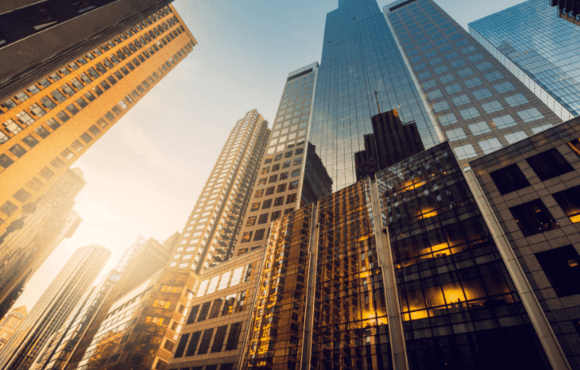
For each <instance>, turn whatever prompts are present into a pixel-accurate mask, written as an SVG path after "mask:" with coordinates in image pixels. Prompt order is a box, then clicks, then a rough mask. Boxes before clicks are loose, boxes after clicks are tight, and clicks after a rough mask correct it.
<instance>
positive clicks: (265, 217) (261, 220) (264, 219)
mask: <svg viewBox="0 0 580 370" xmlns="http://www.w3.org/2000/svg"><path fill="white" fill-rule="evenodd" d="M275 205H276V204H274V206H275ZM268 215H269V213H264V214H262V215H260V218H259V219H258V225H261V224H265V223H266V222H268Z"/></svg>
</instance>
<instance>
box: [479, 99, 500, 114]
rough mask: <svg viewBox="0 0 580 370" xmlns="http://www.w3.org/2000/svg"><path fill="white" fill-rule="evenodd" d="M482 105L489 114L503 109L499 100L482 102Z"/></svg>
mask: <svg viewBox="0 0 580 370" xmlns="http://www.w3.org/2000/svg"><path fill="white" fill-rule="evenodd" d="M481 107H482V108H483V110H485V113H487V114H491V113H494V112H498V111H500V110H503V106H502V105H501V103H500V102H498V101H497V100H494V101H491V102H489V103H485V104H482V105H481Z"/></svg>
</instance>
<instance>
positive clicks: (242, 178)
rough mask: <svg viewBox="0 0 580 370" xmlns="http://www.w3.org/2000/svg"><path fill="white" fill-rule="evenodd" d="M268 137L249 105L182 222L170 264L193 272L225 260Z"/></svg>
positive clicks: (249, 195) (237, 230)
mask: <svg viewBox="0 0 580 370" xmlns="http://www.w3.org/2000/svg"><path fill="white" fill-rule="evenodd" d="M269 135H270V130H269V129H268V122H267V121H266V120H264V118H263V117H262V115H260V114H259V113H258V111H257V110H255V109H254V110H251V111H249V112H247V113H246V115H245V116H244V117H243V118H242V119H240V120H238V121H237V122H236V124H235V126H234V128H233V130H232V132H231V133H230V136H229V137H228V139H227V141H226V143H225V145H224V147H223V149H222V151H221V153H220V155H219V157H218V160H217V162H216V164H215V165H214V168H213V170H212V172H211V174H210V176H209V178H208V180H207V181H206V183H205V186H204V188H203V190H202V192H201V195H200V196H199V198H198V200H197V202H196V204H195V207H194V208H193V211H192V212H191V215H190V217H189V219H188V220H187V223H186V225H185V227H184V229H183V233H182V240H181V242H180V245H179V248H178V249H177V251H176V254H175V255H174V256H173V261H172V262H171V263H170V267H177V268H180V269H185V268H187V269H191V270H193V271H196V272H197V273H199V272H201V271H203V270H205V269H207V268H208V267H210V266H211V265H213V264H215V263H219V262H223V261H225V260H227V259H228V258H229V256H230V255H231V253H232V250H233V248H234V245H235V243H236V240H237V239H238V235H239V231H240V228H241V226H242V222H241V221H242V218H243V216H244V213H245V212H246V209H247V207H248V202H249V199H250V197H251V194H252V188H253V186H254V182H255V180H256V176H257V173H258V169H259V168H260V161H261V159H262V156H263V154H264V150H265V149H266V145H267V143H268V137H269Z"/></svg>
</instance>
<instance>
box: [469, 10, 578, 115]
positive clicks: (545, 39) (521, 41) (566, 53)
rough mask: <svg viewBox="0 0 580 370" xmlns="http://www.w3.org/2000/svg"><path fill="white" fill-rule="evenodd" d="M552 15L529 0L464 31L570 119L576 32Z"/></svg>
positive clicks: (573, 112) (573, 109)
mask: <svg viewBox="0 0 580 370" xmlns="http://www.w3.org/2000/svg"><path fill="white" fill-rule="evenodd" d="M568 3H570V2H568ZM522 15H523V17H522ZM556 15H557V10H555V9H554V8H552V7H551V6H550V3H549V1H542V0H528V1H525V2H523V3H521V4H518V5H516V6H513V7H511V8H508V9H505V10H502V11H500V12H497V13H495V14H492V15H490V16H487V17H484V18H482V19H479V20H477V21H474V22H471V23H470V24H469V33H470V34H471V35H472V36H473V37H474V38H475V39H476V40H477V41H479V42H480V43H481V45H483V46H484V47H485V48H486V49H487V50H488V51H489V52H490V53H491V54H493V56H495V57H496V58H497V59H498V60H499V61H500V62H501V63H502V64H503V65H504V66H506V67H507V68H508V69H509V70H510V71H511V72H512V73H513V74H514V75H515V76H516V77H517V78H518V79H520V80H521V81H522V82H523V83H524V84H525V85H526V86H527V87H528V88H530V90H532V91H533V92H534V94H536V95H537V96H538V97H539V98H540V99H542V101H543V102H544V103H545V104H547V105H548V107H550V108H551V109H552V110H553V111H554V112H555V113H556V114H557V115H558V116H559V117H560V118H562V119H563V120H569V119H571V118H572V117H575V116H577V115H579V114H580V53H579V52H578V50H577V48H576V47H575V45H577V44H578V42H580V28H579V27H578V26H576V25H574V24H571V23H569V22H566V21H565V20H564V19H561V18H558V17H557V16H556ZM530 24H533V25H534V27H530Z"/></svg>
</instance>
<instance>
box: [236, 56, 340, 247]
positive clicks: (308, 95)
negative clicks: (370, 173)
mask: <svg viewBox="0 0 580 370" xmlns="http://www.w3.org/2000/svg"><path fill="white" fill-rule="evenodd" d="M317 71H318V63H312V64H309V65H307V66H304V67H302V68H299V69H297V70H295V71H293V72H290V73H289V74H288V77H287V79H286V86H285V87H284V92H283V94H282V97H281V99H280V105H279V107H278V112H277V114H276V119H275V121H274V124H273V125H272V134H271V135H270V139H269V143H268V145H267V149H266V153H265V154H264V157H263V158H262V159H261V163H260V164H259V171H258V176H257V179H256V182H255V184H254V191H253V193H252V194H251V196H250V200H249V206H248V209H247V210H246V213H245V217H244V219H243V223H242V229H241V231H240V239H239V240H238V243H237V244H236V246H235V251H234V255H235V256H239V255H241V254H244V253H247V252H249V251H251V250H254V249H257V248H259V247H262V246H264V245H265V243H266V240H267V238H268V234H269V225H270V223H271V222H272V221H274V220H276V219H278V218H280V217H281V216H282V215H284V214H287V213H289V212H292V211H293V210H295V209H298V207H300V206H301V205H305V204H308V203H311V202H313V201H316V200H317V199H318V198H320V197H322V196H325V195H328V194H330V192H331V186H332V180H331V178H330V177H329V176H328V173H327V172H326V170H325V168H324V166H323V165H322V163H321V161H320V158H319V157H318V155H317V154H316V150H315V149H316V148H315V147H314V146H313V145H312V144H310V143H308V142H307V140H308V139H307V138H308V129H309V127H310V126H309V124H310V120H311V112H312V99H313V96H314V88H315V84H316V76H317V73H318V72H317Z"/></svg>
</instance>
